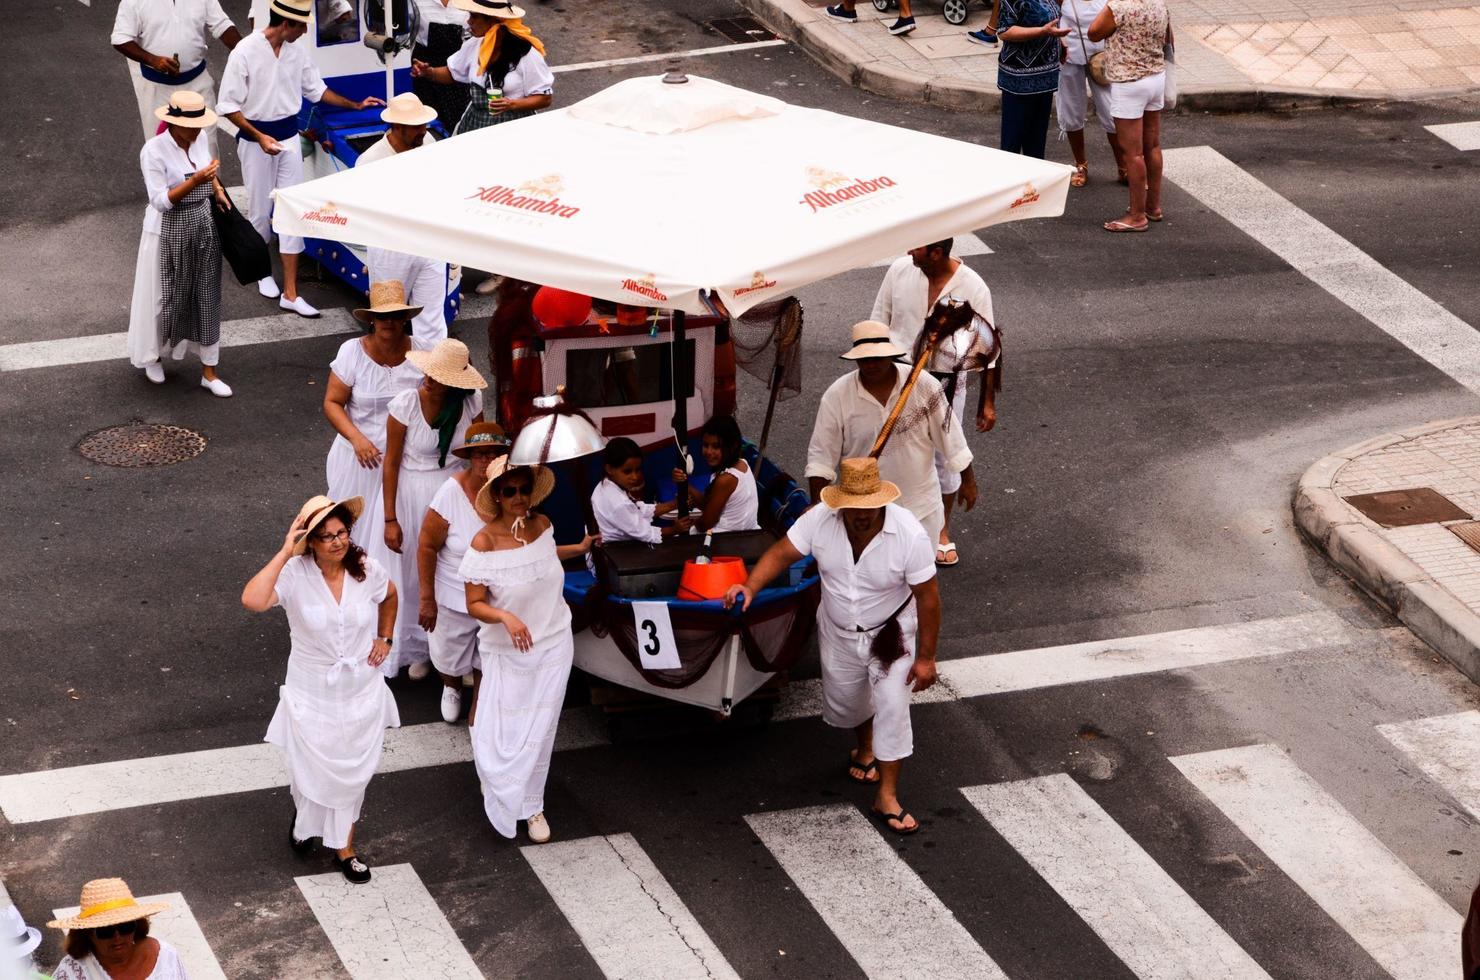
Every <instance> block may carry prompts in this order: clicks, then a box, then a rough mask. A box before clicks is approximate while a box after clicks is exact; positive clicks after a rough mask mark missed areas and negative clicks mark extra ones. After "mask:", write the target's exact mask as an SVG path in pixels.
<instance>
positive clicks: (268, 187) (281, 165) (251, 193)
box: [236, 134, 303, 255]
mask: <svg viewBox="0 0 1480 980" xmlns="http://www.w3.org/2000/svg"><path fill="white" fill-rule="evenodd" d="M278 144H279V145H280V146H282V148H283V151H282V152H281V153H279V154H277V155H276V156H269V155H268V153H267V151H265V150H263V149H262V147H260V146H258V145H257V141H256V140H237V141H236V156H237V159H238V160H240V161H241V165H242V183H243V184H245V185H246V188H247V217H248V219H250V220H251V222H252V227H253V228H256V229H257V234H259V235H261V236H262V240H263V241H264V242H267V243H269V244H271V242H272V192H273V191H274V190H276V189H277V188H279V187H292V186H293V185H294V184H297V183H300V182H302V180H303V149H302V148H301V147H300V146H299V137H298V136H297V135H296V134H295V135H293V136H290V137H288V138H287V139H283V140H278ZM302 251H303V239H301V238H299V237H298V236H297V235H279V236H278V252H279V253H280V254H282V255H297V254H299V253H300V252H302Z"/></svg>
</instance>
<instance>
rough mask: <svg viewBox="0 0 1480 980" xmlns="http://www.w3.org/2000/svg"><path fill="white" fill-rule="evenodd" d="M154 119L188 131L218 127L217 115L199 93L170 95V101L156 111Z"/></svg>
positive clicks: (188, 92)
mask: <svg viewBox="0 0 1480 980" xmlns="http://www.w3.org/2000/svg"><path fill="white" fill-rule="evenodd" d="M154 118H155V119H159V120H162V121H164V122H167V123H169V124H170V125H171V126H183V127H185V128H186V129H210V128H211V127H212V126H214V125H216V113H215V112H213V111H212V110H211V107H210V106H208V105H206V100H205V97H204V96H202V95H201V94H200V93H199V92H190V91H185V92H172V93H170V101H169V102H167V103H166V104H164V105H162V106H160V107H159V108H158V109H155V110H154Z"/></svg>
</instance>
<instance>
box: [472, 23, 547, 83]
mask: <svg viewBox="0 0 1480 980" xmlns="http://www.w3.org/2000/svg"><path fill="white" fill-rule="evenodd" d="M501 30H507V31H508V32H509V33H510V34H517V35H519V36H520V37H522V38H524V40H526V41H528V42H529V45H530V47H532V48H534V49H535V50H536V51H538V52H539V53H540V57H542V58H543V57H544V56H545V45H544V42H542V41H541V40H540V39H539V38H537V37H535V36H534V33H533V32H531V31H530V29H529V27H528V26H527V25H526V24H525V23H524V21H523V20H521V19H519V18H517V17H516V18H514V19H512V20H500V21H499V22H498V23H497V24H494V25H493V26H492V27H490V28H489V29H488V33H487V34H485V35H483V43H482V44H480V45H479V46H478V74H480V75H482V74H485V73H487V71H488V66H489V64H491V63H492V62H493V56H494V55H495V54H496V53H497V52H498V45H499V32H500V31H501Z"/></svg>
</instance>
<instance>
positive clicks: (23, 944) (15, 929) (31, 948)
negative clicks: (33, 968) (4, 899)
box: [0, 905, 41, 959]
mask: <svg viewBox="0 0 1480 980" xmlns="http://www.w3.org/2000/svg"><path fill="white" fill-rule="evenodd" d="M40 945H41V930H40V929H37V928H36V927H35V926H28V925H26V920H25V918H24V917H22V916H21V910H20V909H18V908H16V907H15V906H14V905H7V906H5V911H4V912H0V957H5V956H9V957H11V958H12V959H23V958H25V957H27V956H30V955H31V954H32V953H34V952H35V951H36V947H37V946H40Z"/></svg>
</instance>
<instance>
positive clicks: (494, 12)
mask: <svg viewBox="0 0 1480 980" xmlns="http://www.w3.org/2000/svg"><path fill="white" fill-rule="evenodd" d="M447 6H449V7H456V8H457V9H458V10H466V11H467V12H468V13H470V14H482V15H483V16H484V17H497V18H498V19H499V20H517V19H519V18H520V17H523V16H524V8H523V7H516V6H515V5H514V4H512V3H507V2H505V0H449V2H448V4H447Z"/></svg>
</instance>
